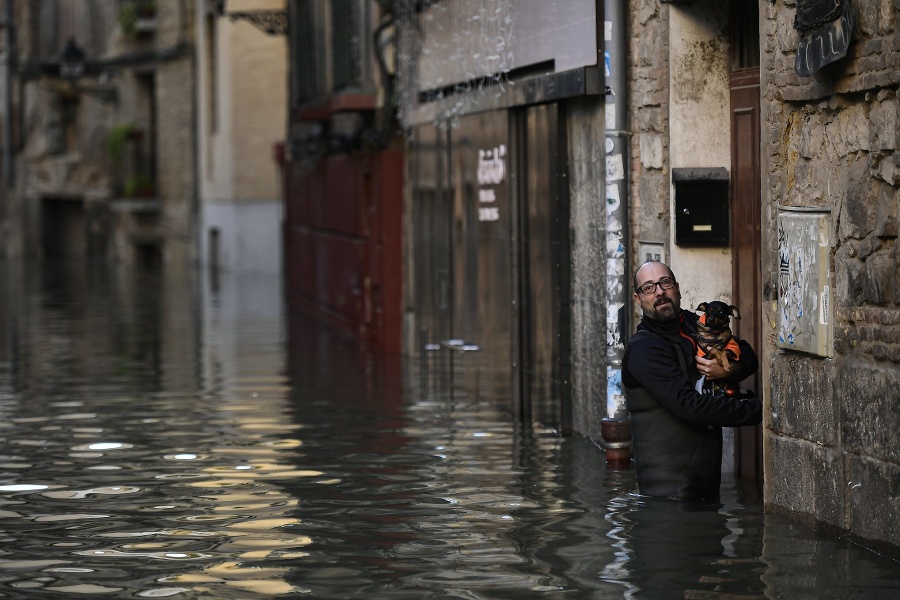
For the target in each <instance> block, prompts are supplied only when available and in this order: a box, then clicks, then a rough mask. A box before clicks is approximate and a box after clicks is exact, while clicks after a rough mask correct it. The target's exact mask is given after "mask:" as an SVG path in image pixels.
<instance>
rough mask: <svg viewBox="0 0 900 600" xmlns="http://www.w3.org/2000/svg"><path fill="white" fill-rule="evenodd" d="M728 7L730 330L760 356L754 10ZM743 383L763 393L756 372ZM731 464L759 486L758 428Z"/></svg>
mask: <svg viewBox="0 0 900 600" xmlns="http://www.w3.org/2000/svg"><path fill="white" fill-rule="evenodd" d="M731 10H732V11H731V17H732V49H733V53H732V54H733V56H732V58H733V61H732V64H733V68H732V72H731V174H732V175H731V182H732V189H731V196H732V207H733V210H732V211H731V214H732V222H731V232H732V235H731V250H732V260H733V267H732V279H733V290H734V300H735V302H734V303H735V304H736V305H737V306H738V308H739V310H740V312H741V319H740V320H736V321H735V325H736V331H735V334H736V335H738V336H739V337H741V338H743V339H745V340H747V341H748V342H750V344H751V345H752V346H753V348H754V349H755V350H756V351H757V354H759V355H760V356H762V350H763V348H762V323H761V319H762V306H761V299H762V282H761V263H760V260H761V252H760V245H761V236H760V223H761V216H762V213H761V199H760V193H761V188H760V181H761V173H760V146H759V143H760V142H759V139H760V121H759V107H760V86H759V14H758V7H757V6H756V3H754V2H741V1H738V0H733V1H732V3H731ZM742 385H743V387H745V388H750V389H753V390H754V391H755V392H756V393H757V394H761V393H762V392H761V389H760V386H759V373H758V372H757V374H756V375H755V376H754V377H752V378H751V379H748V380H747V381H745V382H744V383H743V384H742ZM735 462H736V464H735V472H736V474H737V476H738V478H739V479H740V480H741V481H742V482H743V483H744V484H745V485H744V488H745V490H747V489H750V488H751V487H756V489H757V490H760V489H761V488H762V477H763V472H762V428H761V426H755V427H741V428H738V429H736V435H735Z"/></svg>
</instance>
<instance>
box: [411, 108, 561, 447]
mask: <svg viewBox="0 0 900 600" xmlns="http://www.w3.org/2000/svg"><path fill="white" fill-rule="evenodd" d="M562 110H563V109H562V108H561V107H560V106H559V105H557V104H545V105H538V106H528V107H522V108H516V109H511V110H503V111H491V112H485V113H479V114H474V115H468V116H465V117H461V118H460V119H459V120H458V122H457V123H455V124H454V126H453V127H452V128H447V129H446V130H443V129H441V128H436V127H433V126H431V125H422V126H419V127H418V128H416V130H415V132H414V141H413V145H412V146H413V151H412V157H411V160H412V164H413V168H412V173H413V179H414V182H413V194H412V202H413V215H414V216H413V221H414V226H413V231H414V234H413V240H412V248H413V250H414V252H413V254H414V256H413V265H412V268H413V272H414V273H415V278H414V282H413V286H414V288H415V292H414V298H412V301H413V302H414V305H415V307H414V310H415V312H416V315H417V321H416V322H417V325H418V328H419V334H420V338H421V339H420V340H418V341H419V342H420V343H421V348H420V350H421V352H423V353H425V354H430V355H431V356H430V357H429V358H428V361H429V362H428V364H430V365H435V366H436V368H435V369H434V371H435V372H434V373H432V375H433V376H435V377H438V378H439V379H438V381H441V382H442V383H447V384H449V385H450V387H452V388H454V389H456V390H457V391H459V392H462V393H464V394H466V395H467V396H474V397H478V398H480V399H485V400H487V401H490V402H491V403H493V404H495V405H497V406H499V407H501V408H504V409H506V410H508V411H509V412H510V413H511V414H513V415H514V416H516V417H522V418H525V419H535V420H537V421H540V422H541V423H543V424H545V425H547V426H549V427H553V428H557V429H560V430H564V429H566V428H567V427H568V420H570V417H569V416H568V415H569V410H568V406H569V392H568V386H569V384H568V381H569V376H568V371H569V369H568V361H569V333H568V332H569V317H568V311H569V303H568V298H569V295H570V294H569V260H568V253H569V251H568V248H569V243H568V231H569V227H568V187H567V180H566V177H565V175H564V172H565V168H566V161H565V156H564V149H565V148H566V144H565V142H564V140H562V139H561V138H560V136H561V135H563V133H562V132H561V128H560V126H559V123H560V122H561V116H560V114H561V112H562ZM562 130H563V131H564V128H562Z"/></svg>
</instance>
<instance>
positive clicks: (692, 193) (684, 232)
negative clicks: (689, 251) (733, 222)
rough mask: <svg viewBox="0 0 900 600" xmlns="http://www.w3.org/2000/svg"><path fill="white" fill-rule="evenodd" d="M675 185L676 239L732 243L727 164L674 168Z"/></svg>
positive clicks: (683, 242)
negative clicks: (715, 166)
mask: <svg viewBox="0 0 900 600" xmlns="http://www.w3.org/2000/svg"><path fill="white" fill-rule="evenodd" d="M672 184H673V187H674V188H675V243H676V244H678V245H680V246H727V245H728V244H729V237H728V230H729V213H728V204H729V203H728V196H729V179H728V171H727V170H726V169H725V168H724V167H718V168H694V169H672Z"/></svg>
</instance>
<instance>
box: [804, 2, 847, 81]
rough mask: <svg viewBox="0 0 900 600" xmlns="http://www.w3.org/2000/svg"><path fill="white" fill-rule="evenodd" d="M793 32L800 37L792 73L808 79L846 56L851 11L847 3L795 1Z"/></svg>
mask: <svg viewBox="0 0 900 600" xmlns="http://www.w3.org/2000/svg"><path fill="white" fill-rule="evenodd" d="M794 29H796V30H797V32H798V33H799V34H800V40H799V42H798V43H797V58H796V59H795V61H794V71H795V72H796V73H797V75H799V76H800V77H811V76H812V75H813V74H814V73H815V72H816V71H818V70H819V69H821V68H822V67H824V66H825V65H828V64H831V63H833V62H834V61H836V60H840V59H841V58H843V57H844V56H846V55H847V48H849V47H850V35H851V34H852V32H853V12H852V10H851V7H850V3H849V2H848V1H847V0H797V14H796V15H795V16H794Z"/></svg>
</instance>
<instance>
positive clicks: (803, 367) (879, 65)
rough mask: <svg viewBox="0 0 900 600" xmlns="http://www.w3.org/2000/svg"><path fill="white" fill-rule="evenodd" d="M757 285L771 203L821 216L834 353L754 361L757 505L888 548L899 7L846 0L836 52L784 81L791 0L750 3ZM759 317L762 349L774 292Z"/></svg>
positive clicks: (895, 371)
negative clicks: (759, 375) (846, 41)
mask: <svg viewBox="0 0 900 600" xmlns="http://www.w3.org/2000/svg"><path fill="white" fill-rule="evenodd" d="M763 5H764V10H765V13H764V15H763V19H762V27H763V30H762V46H763V47H762V69H761V72H762V113H763V120H762V157H761V160H762V171H763V172H762V177H763V181H762V184H763V185H762V189H763V213H764V214H763V215H762V219H763V223H762V226H763V252H764V256H763V281H768V282H774V281H777V276H778V259H777V245H778V240H777V236H776V230H775V219H776V214H777V208H778V207H788V206H789V207H806V208H816V209H821V210H823V211H830V215H831V232H830V239H831V259H830V261H831V264H830V267H831V273H832V285H833V288H834V289H833V292H832V297H833V315H832V316H833V323H834V325H833V327H834V348H833V355H834V356H833V358H819V357H813V356H810V355H805V354H802V353H790V352H779V351H777V350H776V349H775V345H774V343H771V344H766V345H765V346H766V347H765V348H764V351H763V353H761V354H762V356H761V359H762V360H761V362H762V364H763V370H764V373H763V375H764V389H765V388H767V389H768V390H769V397H768V405H767V406H768V408H769V409H770V410H769V411H768V414H767V417H766V421H765V426H766V428H765V433H764V438H765V439H764V451H765V473H766V492H765V500H766V504H767V507H768V509H770V510H773V511H776V512H783V513H787V514H790V515H791V516H794V517H796V518H799V519H801V520H804V521H807V522H809V523H810V524H814V525H819V526H825V527H826V528H829V529H834V530H836V531H839V532H845V533H848V534H849V535H851V536H852V537H855V538H858V539H860V540H861V541H863V542H864V543H867V545H874V546H876V547H882V548H885V549H887V550H888V551H891V552H894V551H898V549H900V441H898V435H897V431H898V430H900V393H898V392H897V390H898V388H900V285H898V284H897V283H896V281H897V278H898V275H900V260H898V259H900V255H898V253H900V243H898V239H897V237H898V204H900V197H898V193H900V192H898V190H900V153H898V152H897V149H898V144H900V130H898V112H900V106H898V99H897V89H898V84H900V31H898V29H897V24H898V16H900V2H896V1H893V2H892V1H891V0H868V1H866V0H851V5H852V7H853V9H854V14H855V21H856V24H855V27H854V31H853V35H852V38H851V45H850V49H849V51H848V53H847V56H846V57H845V58H844V59H842V60H840V61H837V62H836V63H833V64H832V65H828V66H826V67H824V68H823V69H822V70H820V71H819V72H818V73H816V74H815V75H813V77H810V78H801V77H799V76H797V75H796V74H795V73H794V69H793V64H794V56H795V51H796V47H797V41H798V38H797V34H796V32H795V31H794V29H793V19H794V14H795V10H796V6H795V2H794V1H793V0H775V1H774V2H766V3H762V5H761V6H763ZM768 300H769V302H768V303H767V304H766V305H765V306H766V308H765V309H764V315H763V316H764V322H766V323H769V325H770V330H769V331H768V332H764V334H765V333H769V334H771V336H770V339H771V340H773V341H774V338H775V327H776V323H777V322H778V315H777V297H776V296H775V295H770V296H769V297H768Z"/></svg>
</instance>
